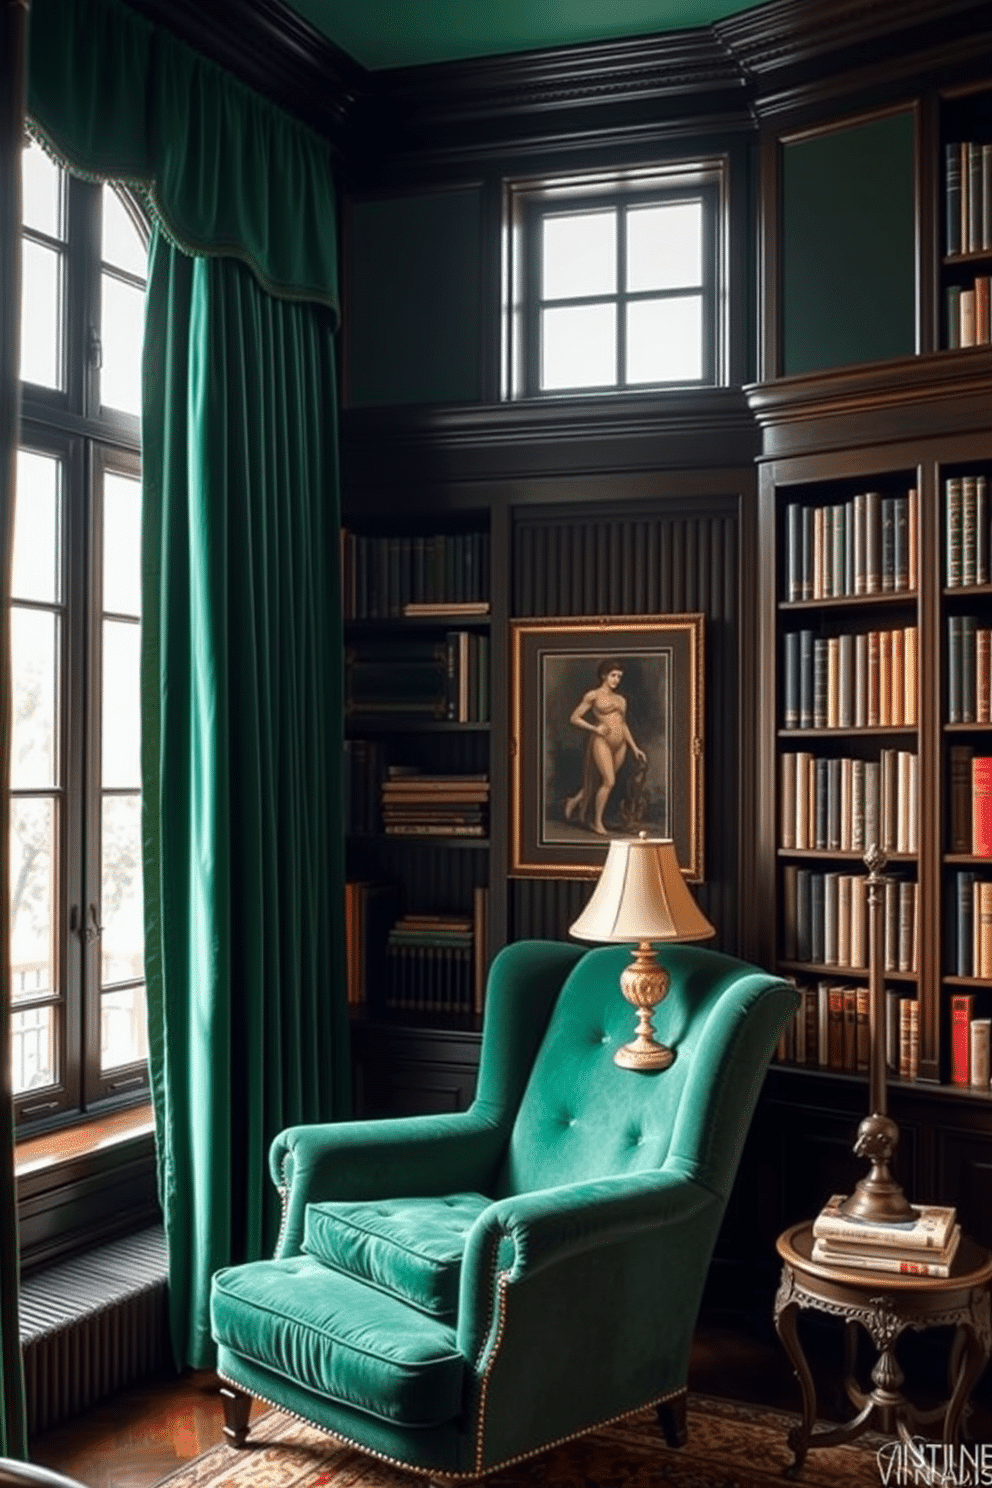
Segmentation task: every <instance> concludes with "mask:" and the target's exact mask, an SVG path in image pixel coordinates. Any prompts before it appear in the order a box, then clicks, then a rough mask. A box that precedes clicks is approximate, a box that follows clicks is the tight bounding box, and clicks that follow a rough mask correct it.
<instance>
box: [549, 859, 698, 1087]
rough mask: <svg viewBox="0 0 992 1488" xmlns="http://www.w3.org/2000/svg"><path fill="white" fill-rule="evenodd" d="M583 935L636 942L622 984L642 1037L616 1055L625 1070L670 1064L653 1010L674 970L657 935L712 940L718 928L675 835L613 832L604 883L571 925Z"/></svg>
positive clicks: (669, 1052) (575, 932)
mask: <svg viewBox="0 0 992 1488" xmlns="http://www.w3.org/2000/svg"><path fill="white" fill-rule="evenodd" d="M570 933H571V934H572V935H574V936H576V937H577V938H578V939H579V940H595V941H603V942H615V941H620V942H625V941H635V942H636V943H637V949H636V950H635V951H634V952H633V960H632V961H631V963H630V965H629V966H627V967H625V968H624V970H623V972H622V973H621V976H620V990H621V991H622V992H623V995H624V997H626V999H627V1001H628V1002H629V1003H631V1004H632V1005H633V1006H634V1007H635V1008H636V1009H637V1035H636V1037H635V1038H634V1039H633V1041H632V1042H631V1043H629V1044H624V1045H623V1046H622V1047H621V1048H619V1049H618V1050H617V1052H616V1054H615V1055H614V1056H613V1058H614V1062H615V1063H616V1064H619V1065H620V1066H621V1068H622V1069H632V1070H663V1069H667V1068H668V1066H669V1065H670V1064H671V1062H672V1060H673V1059H674V1058H675V1054H674V1052H673V1051H672V1050H671V1049H669V1048H668V1047H667V1046H666V1045H665V1044H662V1043H659V1041H658V1039H657V1038H656V1037H655V1032H654V1024H653V1022H652V1018H653V1014H654V1009H655V1008H656V1007H657V1005H658V1003H659V1002H661V1000H662V998H663V997H664V996H665V994H666V992H667V991H668V981H669V978H668V972H667V971H666V970H665V968H664V967H663V966H662V965H660V963H659V962H658V959H657V957H656V955H655V950H654V946H653V945H652V942H653V941H659V940H706V939H707V938H708V937H709V936H711V935H713V934H714V933H715V932H714V929H713V926H712V925H711V924H710V922H709V920H708V919H707V918H706V916H705V915H704V914H703V913H702V911H701V910H700V908H699V906H698V904H697V903H696V901H695V899H693V897H692V895H691V894H690V892H689V889H688V887H687V886H686V882H685V879H684V878H683V877H682V870H681V868H680V867H679V860H678V858H677V857H676V855H675V844H674V842H672V841H671V839H670V838H665V837H649V836H648V835H647V833H646V832H642V833H641V834H640V836H638V837H614V838H613V839H612V841H611V842H610V846H609V850H608V852H607V854H606V862H605V863H604V865H603V871H602V873H601V874H600V877H599V882H598V883H597V885H596V888H595V890H594V892H593V896H592V898H591V899H590V900H589V903H588V904H587V905H586V907H585V909H584V910H583V911H582V913H581V914H580V915H579V918H578V919H577V920H576V921H575V924H574V925H572V926H571V930H570Z"/></svg>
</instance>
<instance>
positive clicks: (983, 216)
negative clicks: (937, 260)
mask: <svg viewBox="0 0 992 1488" xmlns="http://www.w3.org/2000/svg"><path fill="white" fill-rule="evenodd" d="M944 208H945V212H944V216H945V237H946V241H947V252H948V253H981V252H982V251H983V250H986V249H989V248H992V144H989V143H988V142H987V141H981V142H980V141H977V140H960V141H959V140H954V141H949V142H948V143H947V144H945V146H944Z"/></svg>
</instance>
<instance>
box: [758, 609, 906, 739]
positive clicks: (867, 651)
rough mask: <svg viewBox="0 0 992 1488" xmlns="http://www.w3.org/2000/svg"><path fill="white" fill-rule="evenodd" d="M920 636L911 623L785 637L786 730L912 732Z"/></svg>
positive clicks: (794, 633) (793, 633) (796, 632)
mask: <svg viewBox="0 0 992 1488" xmlns="http://www.w3.org/2000/svg"><path fill="white" fill-rule="evenodd" d="M918 670H919V633H918V631H917V628H916V626H915V625H906V626H902V627H900V628H898V629H895V630H869V631H863V632H861V633H859V634H857V635H855V634H844V635H833V636H819V635H814V633H813V631H812V630H792V631H787V632H786V635H785V691H784V704H785V706H784V709H783V719H782V722H783V726H784V727H785V728H787V729H809V728H817V729H834V728H836V729H850V728H857V729H862V728H915V727H916V725H917V719H918V710H917V701H916V699H917V692H918V685H917V676H918Z"/></svg>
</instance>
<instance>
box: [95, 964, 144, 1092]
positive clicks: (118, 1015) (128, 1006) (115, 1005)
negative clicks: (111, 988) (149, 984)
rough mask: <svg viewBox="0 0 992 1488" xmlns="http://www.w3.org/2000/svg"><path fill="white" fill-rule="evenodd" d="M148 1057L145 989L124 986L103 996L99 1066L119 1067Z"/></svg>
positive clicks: (101, 1067) (107, 1067) (101, 1003)
mask: <svg viewBox="0 0 992 1488" xmlns="http://www.w3.org/2000/svg"><path fill="white" fill-rule="evenodd" d="M147 1058H148V1012H147V1004H146V1000H145V989H144V987H143V986H140V987H121V988H119V989H118V990H117V991H116V992H104V993H103V994H102V996H101V998H100V1069H101V1071H102V1072H104V1073H106V1071H107V1070H112V1069H120V1067H121V1065H124V1064H136V1063H137V1062H138V1060H139V1059H147Z"/></svg>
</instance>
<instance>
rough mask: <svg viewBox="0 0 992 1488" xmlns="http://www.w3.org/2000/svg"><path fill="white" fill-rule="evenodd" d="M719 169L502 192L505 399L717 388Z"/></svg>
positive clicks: (522, 185)
mask: <svg viewBox="0 0 992 1488" xmlns="http://www.w3.org/2000/svg"><path fill="white" fill-rule="evenodd" d="M723 197H724V170H723V167H722V164H721V163H720V162H710V163H708V164H705V165H692V166H690V165H681V166H679V167H677V168H676V167H666V168H663V169H653V170H646V171H634V172H629V173H626V174H625V175H624V176H623V177H617V176H609V177H580V178H570V179H567V180H557V181H539V182H537V181H527V182H514V183H511V184H510V185H509V186H508V187H507V194H506V232H505V240H504V241H505V254H504V284H505V293H504V300H505V306H504V308H505V316H504V324H505V335H504V365H505V379H504V393H505V394H506V395H508V396H512V397H536V396H540V395H562V394H566V393H580V392H618V391H632V392H633V391H638V390H643V389H647V388H672V387H686V386H699V385H708V384H713V383H717V382H719V381H721V380H722V377H723V374H724V366H723V363H724V356H723V348H724V342H725V334H726V332H725V324H724V322H725V312H724V301H725V295H724V292H723V265H724V261H725V255H724V253H723V249H722V244H723V235H724V217H725V213H724V210H723Z"/></svg>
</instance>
